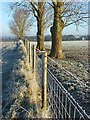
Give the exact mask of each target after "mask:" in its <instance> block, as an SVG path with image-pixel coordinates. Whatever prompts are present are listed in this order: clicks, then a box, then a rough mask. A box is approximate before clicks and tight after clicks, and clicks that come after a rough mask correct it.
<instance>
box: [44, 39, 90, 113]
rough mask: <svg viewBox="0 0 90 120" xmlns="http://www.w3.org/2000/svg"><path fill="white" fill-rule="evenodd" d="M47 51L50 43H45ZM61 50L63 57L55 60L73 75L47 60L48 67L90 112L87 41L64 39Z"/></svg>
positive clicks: (87, 111) (89, 65)
mask: <svg viewBox="0 0 90 120" xmlns="http://www.w3.org/2000/svg"><path fill="white" fill-rule="evenodd" d="M46 48H47V51H48V53H49V52H50V49H49V48H50V43H49V45H48V44H46ZM63 52H64V54H65V56H66V58H65V59H62V60H56V59H54V60H55V62H56V63H58V64H59V65H61V66H62V67H64V68H65V69H66V70H68V71H69V72H71V73H72V74H73V75H74V76H75V77H77V78H78V79H77V78H75V77H73V76H72V75H70V74H68V73H67V72H66V71H64V70H63V69H61V68H60V67H58V65H56V64H55V63H54V62H52V61H49V62H50V63H49V69H50V70H51V71H52V72H53V74H54V75H55V76H56V77H57V78H58V80H59V81H60V82H61V83H62V84H63V86H64V87H65V88H66V89H67V90H68V91H69V92H70V93H71V95H72V96H73V97H74V98H75V100H76V101H77V102H78V103H79V104H80V106H81V107H82V108H83V109H84V110H86V113H87V114H90V78H89V67H90V64H89V56H88V54H89V53H88V41H64V42H63Z"/></svg>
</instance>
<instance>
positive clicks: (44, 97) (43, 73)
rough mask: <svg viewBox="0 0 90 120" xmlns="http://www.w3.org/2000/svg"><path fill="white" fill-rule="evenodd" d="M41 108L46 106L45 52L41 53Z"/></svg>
mask: <svg viewBox="0 0 90 120" xmlns="http://www.w3.org/2000/svg"><path fill="white" fill-rule="evenodd" d="M42 108H43V109H44V110H46V108H47V52H43V55H42Z"/></svg>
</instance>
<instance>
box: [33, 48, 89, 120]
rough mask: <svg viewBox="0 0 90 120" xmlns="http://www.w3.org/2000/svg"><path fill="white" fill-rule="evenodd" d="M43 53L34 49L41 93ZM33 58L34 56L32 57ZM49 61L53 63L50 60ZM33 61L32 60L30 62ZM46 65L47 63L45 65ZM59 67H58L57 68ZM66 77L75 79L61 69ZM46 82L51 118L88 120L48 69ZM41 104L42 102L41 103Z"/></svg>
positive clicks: (85, 114)
mask: <svg viewBox="0 0 90 120" xmlns="http://www.w3.org/2000/svg"><path fill="white" fill-rule="evenodd" d="M42 55H43V52H41V51H40V50H38V49H36V71H37V72H38V74H39V76H40V80H39V85H40V87H41V92H42V91H44V90H43V89H44V87H42V86H43V75H42V74H43V69H42V68H43V61H42ZM33 56H34V55H33ZM48 59H49V60H51V61H53V60H52V59H51V58H48ZM32 61H33V60H32ZM45 64H48V63H45ZM59 67H60V66H59ZM61 69H63V70H64V71H65V73H67V74H68V75H70V76H72V77H74V78H76V77H75V76H74V75H73V74H72V73H70V72H69V71H67V70H65V69H64V68H62V67H61ZM46 70H47V74H46V77H47V82H46V84H47V85H46V89H47V94H43V92H42V94H43V95H46V98H47V99H46V100H47V106H49V107H50V110H51V111H52V114H53V115H52V117H53V118H63V119H79V120H89V119H90V117H89V116H88V115H87V113H86V112H85V111H84V110H83V109H82V108H81V107H80V105H79V104H78V103H77V102H76V101H75V99H74V98H73V97H72V96H71V95H70V93H69V92H68V91H67V90H66V89H65V88H64V86H63V85H62V84H61V82H60V81H59V80H58V79H57V78H56V77H55V76H54V74H53V73H52V72H51V70H50V69H49V67H47V69H46ZM43 97H44V96H43ZM42 103H43V102H42Z"/></svg>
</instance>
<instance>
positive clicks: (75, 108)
mask: <svg viewBox="0 0 90 120" xmlns="http://www.w3.org/2000/svg"><path fill="white" fill-rule="evenodd" d="M75 117H76V107H75V108H74V116H73V118H74V119H75Z"/></svg>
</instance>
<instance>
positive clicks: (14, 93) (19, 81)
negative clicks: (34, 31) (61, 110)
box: [2, 42, 49, 120]
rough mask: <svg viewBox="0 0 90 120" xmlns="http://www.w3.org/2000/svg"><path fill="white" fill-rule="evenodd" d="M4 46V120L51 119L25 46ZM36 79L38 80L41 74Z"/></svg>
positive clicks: (7, 43) (8, 44)
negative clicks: (44, 105) (42, 104)
mask: <svg viewBox="0 0 90 120" xmlns="http://www.w3.org/2000/svg"><path fill="white" fill-rule="evenodd" d="M2 44H3V47H2V61H3V62H2V63H3V64H2V116H3V119H4V118H6V119H9V120H10V119H12V118H20V119H28V118H46V117H49V111H48V110H46V111H44V110H43V109H41V90H40V86H39V85H38V81H39V79H38V81H36V80H35V79H34V75H33V72H32V70H31V66H30V64H29V63H28V58H27V51H26V48H25V47H24V45H23V43H22V42H18V44H17V43H13V42H5V43H2ZM37 76H38V77H39V75H38V74H37Z"/></svg>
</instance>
